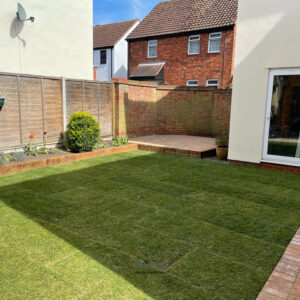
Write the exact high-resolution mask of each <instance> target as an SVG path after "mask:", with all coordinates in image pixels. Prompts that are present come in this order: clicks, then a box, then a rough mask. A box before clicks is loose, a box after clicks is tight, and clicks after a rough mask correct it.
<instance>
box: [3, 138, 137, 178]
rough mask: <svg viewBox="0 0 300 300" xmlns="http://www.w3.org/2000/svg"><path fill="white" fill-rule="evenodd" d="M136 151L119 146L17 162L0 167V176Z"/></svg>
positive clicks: (130, 146)
mask: <svg viewBox="0 0 300 300" xmlns="http://www.w3.org/2000/svg"><path fill="white" fill-rule="evenodd" d="M137 149H138V145H136V144H128V145H124V146H120V147H118V148H108V149H101V150H95V151H93V152H86V153H70V154H66V155H61V156H53V157H47V158H42V159H39V160H30V161H24V162H18V163H15V164H7V165H3V166H0V176H3V175H8V174H15V173H19V172H23V171H27V170H31V169H38V168H45V167H51V166H56V165H61V164H65V163H70V162H74V161H79V160H84V159H90V158H96V157H100V156H105V155H110V154H114V153H122V152H128V151H133V150H137Z"/></svg>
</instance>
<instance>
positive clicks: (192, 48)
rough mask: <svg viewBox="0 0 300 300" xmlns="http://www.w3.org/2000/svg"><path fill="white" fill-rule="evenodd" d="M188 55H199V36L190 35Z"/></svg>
mask: <svg viewBox="0 0 300 300" xmlns="http://www.w3.org/2000/svg"><path fill="white" fill-rule="evenodd" d="M188 54H189V55H193V54H200V35H191V36H190V37H189V46H188Z"/></svg>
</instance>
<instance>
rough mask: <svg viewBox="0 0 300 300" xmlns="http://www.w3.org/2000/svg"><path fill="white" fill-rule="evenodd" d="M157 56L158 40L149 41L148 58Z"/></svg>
mask: <svg viewBox="0 0 300 300" xmlns="http://www.w3.org/2000/svg"><path fill="white" fill-rule="evenodd" d="M156 57H157V40H153V41H149V42H148V58H156Z"/></svg>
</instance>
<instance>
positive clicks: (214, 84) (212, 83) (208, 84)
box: [206, 79, 219, 87]
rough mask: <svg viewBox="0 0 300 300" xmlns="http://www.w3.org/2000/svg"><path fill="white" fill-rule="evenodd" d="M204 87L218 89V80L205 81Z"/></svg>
mask: <svg viewBox="0 0 300 300" xmlns="http://www.w3.org/2000/svg"><path fill="white" fill-rule="evenodd" d="M206 86H213V87H218V86H219V80H218V79H208V80H206Z"/></svg>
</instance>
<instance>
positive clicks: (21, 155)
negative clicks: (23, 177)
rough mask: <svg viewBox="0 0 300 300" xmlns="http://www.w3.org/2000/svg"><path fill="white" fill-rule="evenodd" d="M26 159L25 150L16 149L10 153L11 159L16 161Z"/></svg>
mask: <svg viewBox="0 0 300 300" xmlns="http://www.w3.org/2000/svg"><path fill="white" fill-rule="evenodd" d="M24 159H25V153H24V152H23V151H22V152H17V151H15V152H11V153H10V154H9V160H10V161H14V162H16V161H22V160H24Z"/></svg>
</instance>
